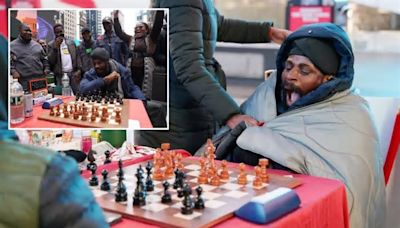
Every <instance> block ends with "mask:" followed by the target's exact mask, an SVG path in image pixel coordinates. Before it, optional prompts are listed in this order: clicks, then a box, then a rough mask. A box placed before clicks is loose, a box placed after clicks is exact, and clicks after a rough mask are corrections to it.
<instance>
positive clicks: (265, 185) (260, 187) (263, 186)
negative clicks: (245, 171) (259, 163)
mask: <svg viewBox="0 0 400 228" xmlns="http://www.w3.org/2000/svg"><path fill="white" fill-rule="evenodd" d="M267 186H268V184H264V183H263V184H262V185H261V186H259V187H254V186H253V182H252V183H251V186H249V187H252V188H254V189H257V190H260V189H262V188H265V187H267Z"/></svg>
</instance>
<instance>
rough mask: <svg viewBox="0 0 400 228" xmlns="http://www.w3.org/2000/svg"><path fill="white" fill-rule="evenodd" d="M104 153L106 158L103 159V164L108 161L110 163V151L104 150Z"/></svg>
mask: <svg viewBox="0 0 400 228" xmlns="http://www.w3.org/2000/svg"><path fill="white" fill-rule="evenodd" d="M104 155H105V156H106V160H104V165H105V164H108V163H111V159H110V155H111V153H110V151H109V150H106V151H105V152H104Z"/></svg>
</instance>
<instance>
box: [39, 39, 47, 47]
mask: <svg viewBox="0 0 400 228" xmlns="http://www.w3.org/2000/svg"><path fill="white" fill-rule="evenodd" d="M38 43H39V44H40V45H42V47H43V48H44V49H47V43H46V41H45V40H38Z"/></svg>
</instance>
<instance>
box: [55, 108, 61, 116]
mask: <svg viewBox="0 0 400 228" xmlns="http://www.w3.org/2000/svg"><path fill="white" fill-rule="evenodd" d="M60 115H61V112H60V106H57V112H56V116H60Z"/></svg>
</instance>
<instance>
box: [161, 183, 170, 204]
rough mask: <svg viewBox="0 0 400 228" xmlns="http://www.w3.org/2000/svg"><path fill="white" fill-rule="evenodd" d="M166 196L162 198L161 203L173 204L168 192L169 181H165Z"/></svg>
mask: <svg viewBox="0 0 400 228" xmlns="http://www.w3.org/2000/svg"><path fill="white" fill-rule="evenodd" d="M163 186H164V195H163V196H162V197H161V203H170V202H172V198H171V194H170V193H169V192H168V188H169V183H168V181H164V183H163Z"/></svg>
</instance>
